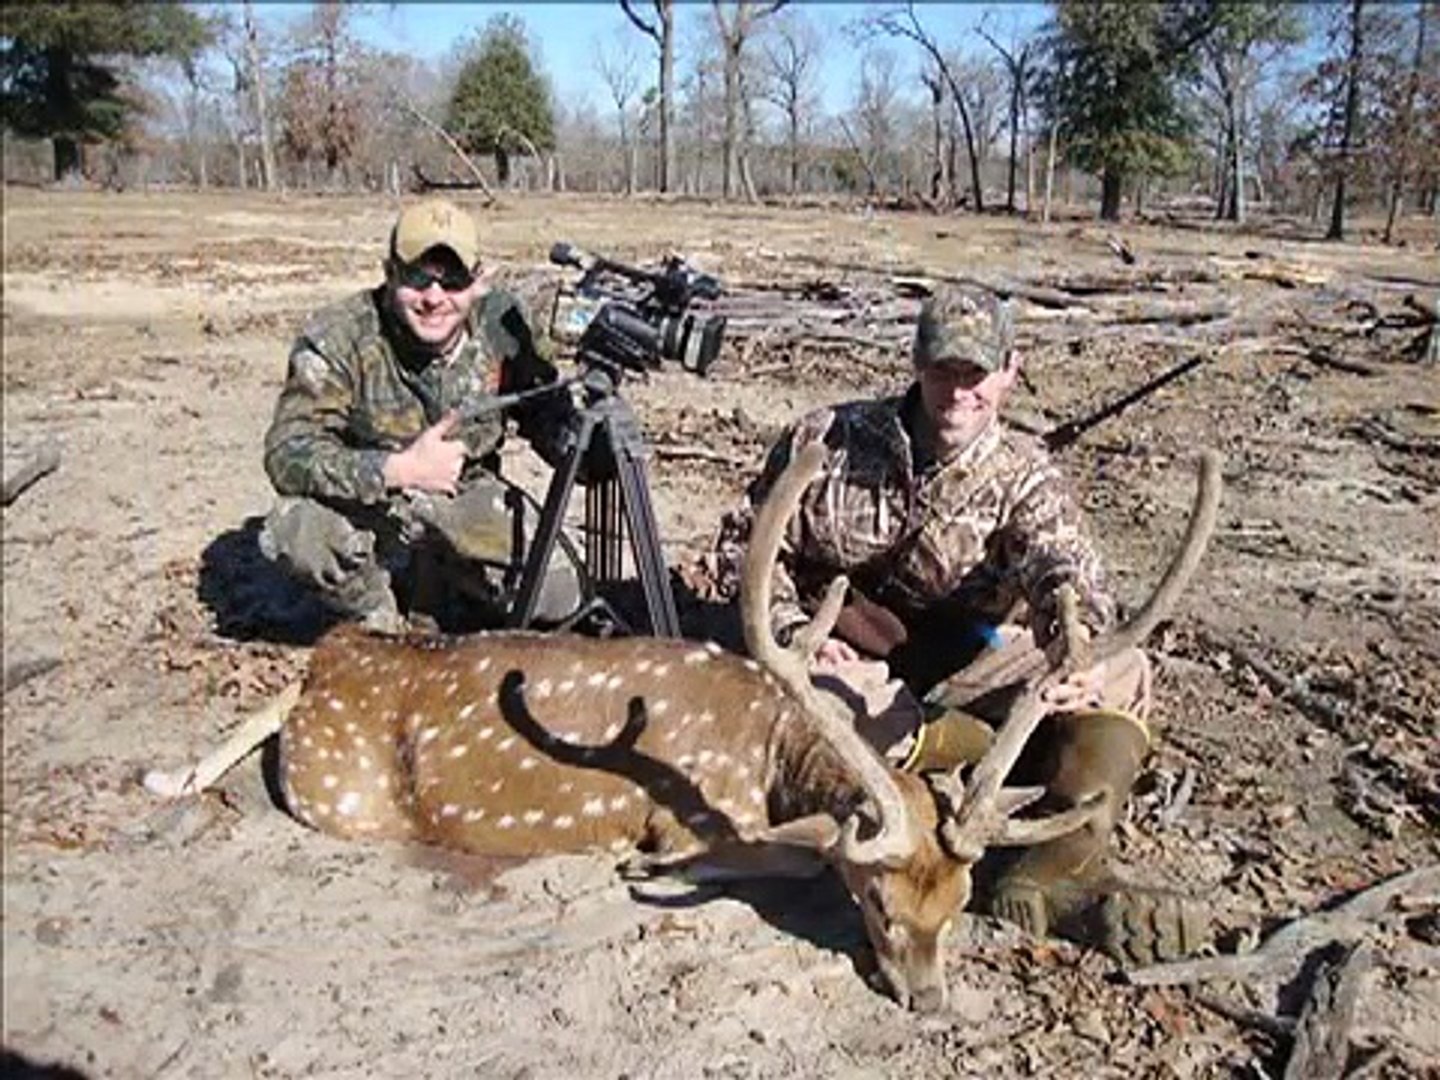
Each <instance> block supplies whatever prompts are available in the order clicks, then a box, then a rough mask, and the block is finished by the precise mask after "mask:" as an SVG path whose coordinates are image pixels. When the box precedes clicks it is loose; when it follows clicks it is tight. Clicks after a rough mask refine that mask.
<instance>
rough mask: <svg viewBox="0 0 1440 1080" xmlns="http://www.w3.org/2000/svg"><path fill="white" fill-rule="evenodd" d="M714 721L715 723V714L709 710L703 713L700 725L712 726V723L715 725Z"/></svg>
mask: <svg viewBox="0 0 1440 1080" xmlns="http://www.w3.org/2000/svg"><path fill="white" fill-rule="evenodd" d="M714 721H715V714H714V713H713V712H711V711H710V710H709V709H706V710H705V711H704V712H702V713H701V714H700V723H702V724H710V723H714Z"/></svg>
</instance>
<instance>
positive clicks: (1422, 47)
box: [1385, 0, 1436, 244]
mask: <svg viewBox="0 0 1440 1080" xmlns="http://www.w3.org/2000/svg"><path fill="white" fill-rule="evenodd" d="M1431 6H1432V3H1431V0H1420V3H1419V4H1417V5H1416V9H1415V51H1414V53H1413V54H1412V59H1411V61H1410V70H1409V73H1408V74H1407V76H1406V77H1405V79H1404V80H1403V84H1402V86H1400V87H1397V88H1396V90H1397V91H1398V92H1397V93H1395V95H1394V96H1395V97H1396V98H1397V99H1398V100H1396V101H1395V102H1394V105H1393V107H1392V108H1391V109H1390V110H1389V111H1390V114H1391V115H1390V121H1391V122H1390V124H1389V125H1387V126H1388V127H1389V128H1390V129H1391V137H1390V138H1389V139H1387V140H1386V145H1387V146H1388V147H1389V150H1390V153H1389V158H1390V185H1389V186H1390V190H1389V194H1388V196H1387V199H1386V203H1387V206H1386V209H1385V243H1387V244H1389V243H1393V242H1394V239H1395V219H1396V217H1398V216H1399V213H1400V203H1401V200H1402V197H1403V195H1404V191H1405V180H1406V178H1407V174H1408V173H1409V171H1410V169H1411V167H1412V158H1414V157H1415V156H1417V151H1418V150H1419V149H1420V145H1419V143H1420V139H1418V138H1417V136H1418V135H1420V132H1419V131H1418V130H1417V129H1418V127H1419V125H1418V124H1417V123H1416V110H1415V104H1416V98H1417V97H1418V96H1419V93H1420V85H1421V79H1422V75H1423V73H1424V71H1425V63H1426V36H1427V30H1428V26H1427V24H1428V22H1429V15H1430V8H1431ZM1435 78H1436V76H1435V73H1434V70H1433V69H1431V72H1430V79H1431V80H1432V81H1433V80H1434V79H1435Z"/></svg>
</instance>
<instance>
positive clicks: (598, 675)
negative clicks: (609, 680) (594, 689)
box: [585, 671, 605, 686]
mask: <svg viewBox="0 0 1440 1080" xmlns="http://www.w3.org/2000/svg"><path fill="white" fill-rule="evenodd" d="M604 684H605V672H603V671H597V672H595V674H594V675H591V676H590V677H589V678H588V679H586V680H585V685H586V686H603V685H604Z"/></svg>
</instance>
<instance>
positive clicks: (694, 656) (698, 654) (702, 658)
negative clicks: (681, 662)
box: [685, 649, 710, 664]
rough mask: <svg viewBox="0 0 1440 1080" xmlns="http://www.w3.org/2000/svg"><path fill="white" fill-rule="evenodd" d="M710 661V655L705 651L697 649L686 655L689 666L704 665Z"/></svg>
mask: <svg viewBox="0 0 1440 1080" xmlns="http://www.w3.org/2000/svg"><path fill="white" fill-rule="evenodd" d="M709 659H710V653H709V652H707V651H706V650H704V649H696V650H695V651H694V652H687V653H686V654H685V663H687V664H703V663H706V662H707V661H708V660H709Z"/></svg>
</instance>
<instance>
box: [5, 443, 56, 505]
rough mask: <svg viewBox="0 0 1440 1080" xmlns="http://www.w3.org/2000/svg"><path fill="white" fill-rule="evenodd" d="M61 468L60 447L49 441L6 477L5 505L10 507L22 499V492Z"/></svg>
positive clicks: (25, 458) (26, 456) (21, 461)
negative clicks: (18, 499)
mask: <svg viewBox="0 0 1440 1080" xmlns="http://www.w3.org/2000/svg"><path fill="white" fill-rule="evenodd" d="M59 467H60V447H59V445H57V444H56V443H54V442H49V441H47V442H45V443H43V444H41V445H40V446H39V447H38V448H37V449H36V450H34V451H32V452H31V453H29V454H27V455H25V457H23V458H22V459H21V460H20V463H19V464H18V465H17V466H16V467H15V471H14V472H12V473H10V474H9V475H8V476H6V477H5V486H4V493H3V499H4V504H5V505H6V506H9V505H10V504H11V503H12V502H14V501H15V500H16V499H17V498H19V497H20V493H21V492H22V491H24V490H25V489H26V488H28V487H29V486H30V485H31V484H33V483H35V481H37V480H39V479H40V478H41V477H44V476H48V475H49V474H50V473H52V472H54V471H55V470H56V469H58V468H59Z"/></svg>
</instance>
